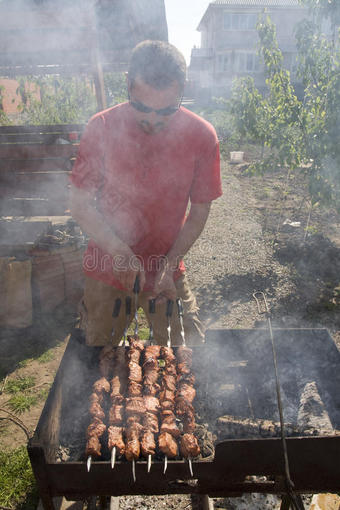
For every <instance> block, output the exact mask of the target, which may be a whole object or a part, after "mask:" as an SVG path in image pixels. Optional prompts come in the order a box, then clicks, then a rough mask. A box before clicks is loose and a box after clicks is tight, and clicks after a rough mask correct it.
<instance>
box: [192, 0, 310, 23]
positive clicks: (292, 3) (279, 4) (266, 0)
mask: <svg viewBox="0 0 340 510" xmlns="http://www.w3.org/2000/svg"><path fill="white" fill-rule="evenodd" d="M223 6H230V7H236V8H238V7H260V8H265V7H273V8H287V7H293V8H300V9H306V7H305V6H303V5H302V4H301V1H300V0H214V1H213V2H210V4H209V5H208V8H207V9H206V11H205V13H204V14H203V17H202V19H201V21H200V23H199V25H198V27H197V30H202V28H203V26H204V24H205V22H206V21H207V18H208V17H209V15H210V13H211V11H212V10H213V9H214V8H215V7H216V8H218V7H223Z"/></svg>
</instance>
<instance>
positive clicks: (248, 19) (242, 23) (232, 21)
mask: <svg viewBox="0 0 340 510" xmlns="http://www.w3.org/2000/svg"><path fill="white" fill-rule="evenodd" d="M223 29H224V30H255V29H256V14H255V13H246V12H240V13H238V12H224V14H223Z"/></svg>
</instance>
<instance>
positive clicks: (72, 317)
mask: <svg viewBox="0 0 340 510" xmlns="http://www.w3.org/2000/svg"><path fill="white" fill-rule="evenodd" d="M75 321H76V314H75V313H74V312H73V311H70V310H69V309H67V308H65V306H61V307H59V308H57V309H56V310H55V311H54V313H53V314H49V315H47V314H45V315H40V316H36V317H35V318H34V322H33V325H32V326H31V327H29V328H25V329H16V328H11V329H10V328H6V329H2V330H1V331H0V379H2V378H3V377H5V376H6V375H7V374H9V373H10V372H12V371H13V370H15V369H16V368H17V367H18V364H19V363H20V362H21V361H22V360H25V359H30V358H37V357H39V356H41V355H42V354H43V353H44V352H46V351H47V350H48V349H51V348H52V347H55V346H56V345H58V344H59V343H60V342H62V341H63V340H64V339H65V337H66V336H67V335H68V334H69V333H70V331H71V330H72V329H73V327H74V324H75Z"/></svg>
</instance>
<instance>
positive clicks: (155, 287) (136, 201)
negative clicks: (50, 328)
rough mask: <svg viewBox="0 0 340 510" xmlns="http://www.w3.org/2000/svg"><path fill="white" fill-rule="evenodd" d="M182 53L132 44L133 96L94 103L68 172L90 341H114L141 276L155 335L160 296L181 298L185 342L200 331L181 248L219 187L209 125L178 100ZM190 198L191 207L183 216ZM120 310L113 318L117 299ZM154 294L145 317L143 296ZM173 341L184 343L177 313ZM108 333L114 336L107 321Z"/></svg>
mask: <svg viewBox="0 0 340 510" xmlns="http://www.w3.org/2000/svg"><path fill="white" fill-rule="evenodd" d="M185 76H186V66H185V60H184V57H183V56H182V54H181V53H180V52H179V51H178V50H177V49H176V48H175V47H174V46H172V45H170V44H168V43H164V42H162V41H144V42H142V43H140V44H139V45H137V46H136V48H135V49H134V51H133V53H132V57H131V61H130V65H129V70H128V76H127V86H128V92H129V101H128V102H126V103H123V104H119V105H116V106H114V107H113V108H110V109H108V110H105V111H103V112H100V113H97V114H96V115H94V117H93V118H92V119H91V120H90V122H89V124H88V126H87V128H86V130H85V132H84V135H83V137H82V140H81V143H80V148H79V153H78V157H77V160H76V163H75V165H74V168H73V172H72V176H71V183H72V186H71V212H72V216H73V217H74V219H75V220H76V221H77V222H78V223H79V225H80V226H81V228H82V229H83V230H84V231H85V232H86V233H87V234H88V235H89V236H90V238H91V240H90V242H89V244H88V248H87V252H86V253H85V257H84V271H85V275H86V283H85V293H84V301H83V305H84V306H83V310H84V313H85V315H86V317H85V318H84V317H83V327H84V328H85V330H86V342H87V344H88V345H96V346H100V345H105V344H107V343H109V342H111V341H112V342H113V343H114V344H117V343H118V342H119V341H120V339H121V337H122V334H123V331H124V327H125V324H126V319H127V317H126V315H125V309H124V303H125V298H126V296H127V295H130V296H131V297H132V310H133V311H134V306H135V304H134V301H133V300H134V294H133V292H132V289H133V286H134V282H135V279H136V277H137V276H138V278H139V281H140V289H141V291H140V294H139V297H138V305H140V306H141V307H142V308H143V309H144V311H145V313H146V315H147V317H148V319H149V320H150V319H151V321H152V324H153V329H154V336H155V341H156V342H157V343H159V344H165V343H166V341H167V330H166V327H167V318H166V301H167V300H168V299H171V300H175V299H176V297H180V298H182V301H183V308H184V325H185V331H186V337H187V343H188V344H189V345H190V344H194V343H197V342H202V341H203V339H204V336H203V331H202V326H201V324H200V322H199V319H198V315H197V312H198V308H197V305H196V301H195V298H194V296H193V294H192V293H191V291H190V288H189V285H188V283H187V279H186V276H185V268H184V264H183V261H182V258H183V256H184V255H185V254H186V253H187V251H188V250H189V249H190V248H191V246H192V245H193V243H194V242H195V241H196V239H197V238H198V237H199V235H200V233H201V232H202V230H203V228H204V225H205V223H206V220H207V218H208V214H209V210H210V204H211V201H212V200H214V199H216V198H218V197H219V196H220V195H221V194H222V192H221V182H220V168H219V148H218V140H217V137H216V133H215V130H214V128H213V127H212V126H211V125H210V124H209V123H208V122H206V121H205V120H203V119H201V118H200V117H198V116H197V115H195V114H193V113H192V112H190V111H188V110H186V109H185V108H183V107H182V106H181V98H182V95H183V90H184V84H185ZM189 201H190V211H189V214H188V215H187V216H186V210H187V206H188V204H189ZM117 298H120V299H121V300H122V303H123V307H122V310H121V312H120V315H119V317H118V318H117V319H114V320H113V319H112V310H113V307H114V304H115V300H116V299H117ZM151 298H156V313H155V314H153V315H152V316H151V317H150V315H149V310H148V301H149V299H151ZM171 320H172V342H173V344H174V345H175V344H179V343H180V330H179V322H178V317H177V314H175V313H174V314H173V316H172V319H171ZM113 326H114V334H113V337H112V338H111V333H112V327H113Z"/></svg>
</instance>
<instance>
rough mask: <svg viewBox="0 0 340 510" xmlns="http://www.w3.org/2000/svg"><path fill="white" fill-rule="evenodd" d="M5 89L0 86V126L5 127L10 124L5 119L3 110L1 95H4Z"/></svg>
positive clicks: (6, 118) (7, 119)
mask: <svg viewBox="0 0 340 510" xmlns="http://www.w3.org/2000/svg"><path fill="white" fill-rule="evenodd" d="M4 90H5V87H4V86H3V85H0V126H7V125H8V124H11V122H10V120H9V118H8V117H7V115H6V113H5V112H4V108H3V102H2V101H3V93H4Z"/></svg>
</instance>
